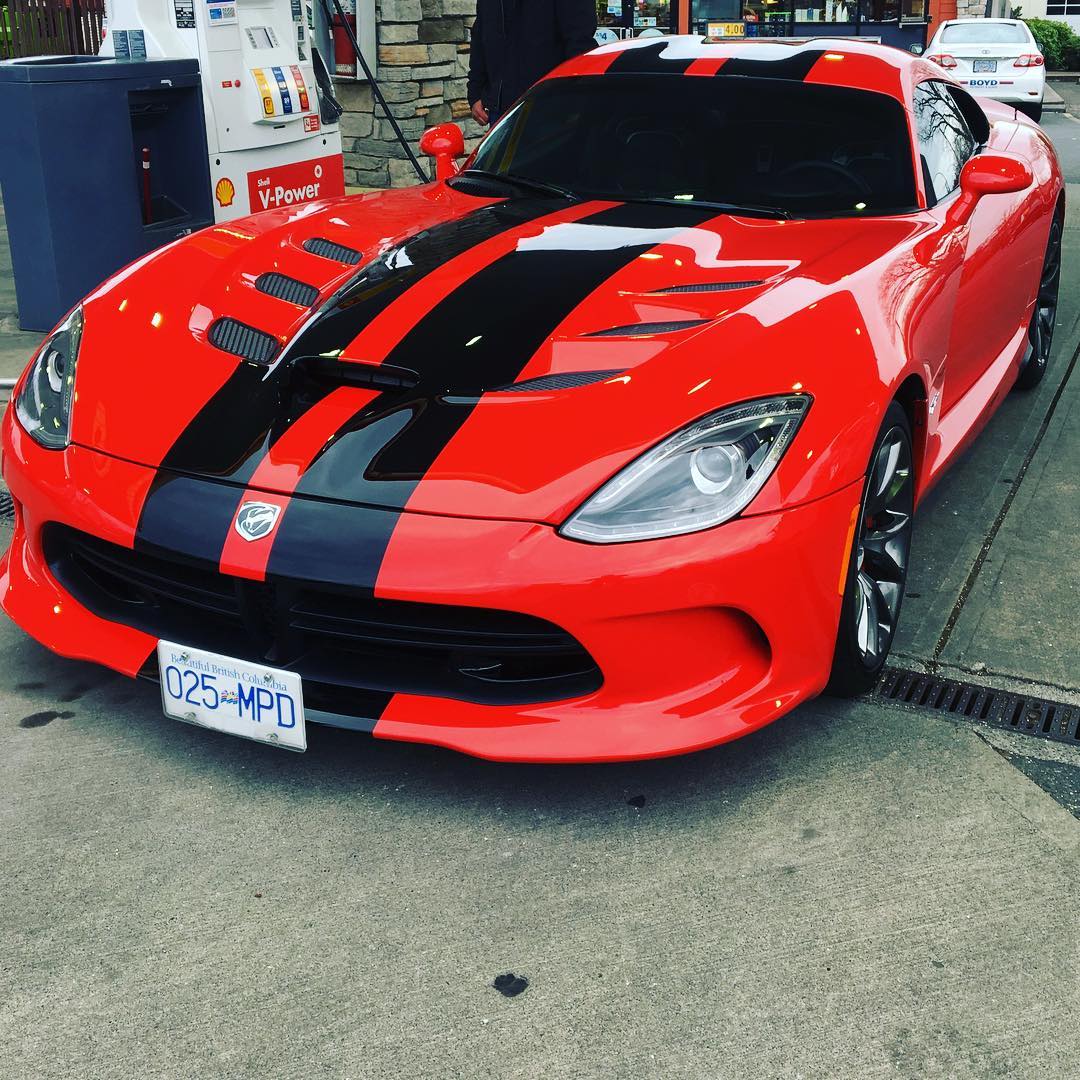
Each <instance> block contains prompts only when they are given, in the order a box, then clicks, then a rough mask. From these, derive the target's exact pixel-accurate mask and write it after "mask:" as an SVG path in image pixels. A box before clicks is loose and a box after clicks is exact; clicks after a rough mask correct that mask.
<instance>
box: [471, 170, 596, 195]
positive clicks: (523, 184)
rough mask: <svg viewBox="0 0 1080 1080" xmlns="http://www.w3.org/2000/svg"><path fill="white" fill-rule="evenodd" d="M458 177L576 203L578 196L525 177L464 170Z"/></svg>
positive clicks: (552, 185)
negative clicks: (470, 177)
mask: <svg viewBox="0 0 1080 1080" xmlns="http://www.w3.org/2000/svg"><path fill="white" fill-rule="evenodd" d="M458 175H459V176H475V177H478V178H479V179H481V180H493V181H494V182H495V183H499V184H506V186H507V187H515V188H518V189H519V190H521V191H532V192H535V193H536V194H538V195H548V196H551V197H553V198H556V199H567V200H568V201H571V202H573V201H576V200H577V199H578V198H580V196H578V195H575V194H574V192H572V191H570V190H569V189H568V188H564V187H559V186H558V184H545V183H544V182H543V181H542V180H530V179H529V178H528V177H527V176H515V175H514V174H513V173H497V172H489V171H488V170H487V169H466V170H465V171H464V172H462V173H458Z"/></svg>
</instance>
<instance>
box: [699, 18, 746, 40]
mask: <svg viewBox="0 0 1080 1080" xmlns="http://www.w3.org/2000/svg"><path fill="white" fill-rule="evenodd" d="M745 34H746V26H745V24H743V23H741V22H711V23H709V34H708V36H709V40H710V41H716V40H719V39H720V38H729V37H743V36H744V35H745Z"/></svg>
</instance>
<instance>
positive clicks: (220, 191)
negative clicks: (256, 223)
mask: <svg viewBox="0 0 1080 1080" xmlns="http://www.w3.org/2000/svg"><path fill="white" fill-rule="evenodd" d="M235 197H236V188H234V187H233V182H232V181H231V180H230V179H229V178H228V177H227V176H223V177H222V178H221V179H220V180H219V181H218V182H217V187H216V188H214V198H215V199H217V201H218V206H232V202H233V199H234V198H235Z"/></svg>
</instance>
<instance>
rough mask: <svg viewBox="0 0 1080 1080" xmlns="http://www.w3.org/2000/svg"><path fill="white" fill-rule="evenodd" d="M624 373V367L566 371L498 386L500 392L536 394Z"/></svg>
mask: <svg viewBox="0 0 1080 1080" xmlns="http://www.w3.org/2000/svg"><path fill="white" fill-rule="evenodd" d="M622 373H623V369H621V368H616V369H615V370H614V371H564V372H562V373H561V374H559V375H541V376H539V377H538V378H535V379H527V380H526V381H525V382H519V383H511V384H510V385H509V386H497V387H495V390H496V391H497V392H498V393H500V394H535V393H541V392H543V391H545V390H572V389H573V388H574V387H577V386H589V385H590V384H591V383H598V382H603V381H604V380H605V379H614V378H616V377H617V376H619V375H621V374H622Z"/></svg>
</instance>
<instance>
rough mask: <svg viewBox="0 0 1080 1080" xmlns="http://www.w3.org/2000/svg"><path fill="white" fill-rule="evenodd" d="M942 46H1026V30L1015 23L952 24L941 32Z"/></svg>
mask: <svg viewBox="0 0 1080 1080" xmlns="http://www.w3.org/2000/svg"><path fill="white" fill-rule="evenodd" d="M939 40H940V41H941V43H942V44H943V45H959V44H963V45H1026V44H1027V43H1028V40H1029V39H1028V33H1027V30H1025V29H1024V27H1022V26H1018V25H1017V24H1016V23H986V22H984V23H979V22H977V21H972V22H967V23H953V24H952V25H951V26H946V27H945V29H944V30H942V31H941V37H940V39H939Z"/></svg>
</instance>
